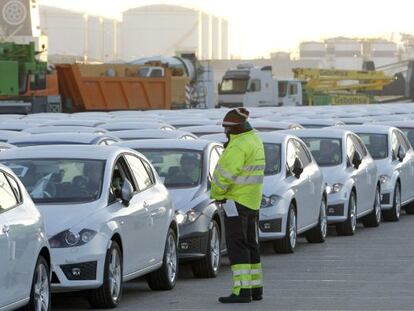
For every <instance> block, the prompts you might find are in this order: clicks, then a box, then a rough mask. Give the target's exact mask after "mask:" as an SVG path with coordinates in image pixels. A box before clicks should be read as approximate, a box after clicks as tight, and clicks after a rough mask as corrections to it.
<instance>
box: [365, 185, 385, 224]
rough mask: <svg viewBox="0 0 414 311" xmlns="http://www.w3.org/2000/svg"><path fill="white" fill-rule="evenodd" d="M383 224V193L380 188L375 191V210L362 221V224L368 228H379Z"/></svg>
mask: <svg viewBox="0 0 414 311" xmlns="http://www.w3.org/2000/svg"><path fill="white" fill-rule="evenodd" d="M380 223H381V191H380V188H379V186H377V190H376V191H375V200H374V209H373V210H372V212H371V213H370V214H369V215H367V216H366V217H364V218H363V219H362V224H363V225H364V227H366V228H373V227H378V226H379V225H380Z"/></svg>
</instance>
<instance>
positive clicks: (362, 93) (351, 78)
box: [293, 68, 393, 105]
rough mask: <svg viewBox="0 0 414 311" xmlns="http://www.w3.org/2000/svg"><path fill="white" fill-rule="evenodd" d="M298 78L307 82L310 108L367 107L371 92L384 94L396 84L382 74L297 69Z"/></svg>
mask: <svg viewBox="0 0 414 311" xmlns="http://www.w3.org/2000/svg"><path fill="white" fill-rule="evenodd" d="M293 74H294V77H295V79H298V80H301V81H303V82H304V92H305V98H306V100H307V101H308V104H309V105H327V104H333V105H340V104H358V103H361V104H368V103H372V102H374V101H375V99H374V96H372V94H369V93H368V92H370V91H381V90H382V89H383V88H384V86H386V85H388V84H390V83H391V82H392V81H393V77H392V76H387V75H386V74H385V73H384V72H383V71H366V70H337V69H314V68H294V69H293Z"/></svg>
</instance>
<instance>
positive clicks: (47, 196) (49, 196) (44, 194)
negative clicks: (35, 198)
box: [42, 190, 52, 199]
mask: <svg viewBox="0 0 414 311" xmlns="http://www.w3.org/2000/svg"><path fill="white" fill-rule="evenodd" d="M42 196H43V197H45V198H48V199H51V198H52V195H51V194H50V193H49V192H47V191H46V190H43V192H42Z"/></svg>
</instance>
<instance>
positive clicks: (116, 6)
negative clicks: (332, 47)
mask: <svg viewBox="0 0 414 311" xmlns="http://www.w3.org/2000/svg"><path fill="white" fill-rule="evenodd" d="M39 3H40V4H45V5H53V6H58V7H63V8H68V9H73V10H77V11H86V12H88V13H92V14H97V15H104V16H108V17H118V18H119V17H120V16H121V14H120V12H121V11H123V10H126V9H128V8H133V7H136V6H141V5H148V4H159V3H163V4H176V5H183V6H186V7H194V8H201V9H204V10H206V11H208V12H210V13H212V14H215V15H218V16H223V17H225V18H227V19H228V21H229V24H230V42H229V44H230V53H231V54H232V55H235V56H240V57H243V58H252V57H256V58H260V57H267V56H268V55H269V53H270V52H275V51H295V50H297V49H298V46H299V43H300V42H301V41H306V40H321V39H324V38H328V37H333V36H335V37H336V36H348V37H381V38H386V39H390V38H391V36H392V34H393V33H394V37H395V35H398V34H399V33H400V32H405V33H412V34H414V19H413V12H414V1H413V0H393V1H384V0H377V1H374V0H283V1H281V0H254V1H249V0H158V1H154V0H39Z"/></svg>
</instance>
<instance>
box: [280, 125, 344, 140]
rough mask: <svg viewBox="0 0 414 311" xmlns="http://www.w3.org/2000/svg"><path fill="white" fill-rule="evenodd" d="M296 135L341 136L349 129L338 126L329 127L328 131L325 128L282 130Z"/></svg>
mask: <svg viewBox="0 0 414 311" xmlns="http://www.w3.org/2000/svg"><path fill="white" fill-rule="evenodd" d="M283 132H285V133H289V134H291V135H294V136H298V137H322V138H323V137H326V138H343V137H344V135H345V134H346V133H349V132H350V131H348V130H345V129H341V128H340V127H330V128H329V131H328V130H326V128H322V129H305V130H288V131H283Z"/></svg>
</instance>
